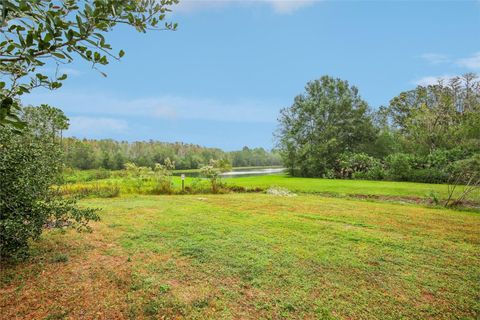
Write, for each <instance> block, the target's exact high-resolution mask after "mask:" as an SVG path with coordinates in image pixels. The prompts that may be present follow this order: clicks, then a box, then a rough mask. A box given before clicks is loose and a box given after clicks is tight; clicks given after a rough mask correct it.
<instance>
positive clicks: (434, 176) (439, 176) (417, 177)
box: [407, 168, 448, 183]
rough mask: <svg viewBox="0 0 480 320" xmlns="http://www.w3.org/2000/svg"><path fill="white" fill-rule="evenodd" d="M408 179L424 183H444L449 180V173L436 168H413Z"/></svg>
mask: <svg viewBox="0 0 480 320" xmlns="http://www.w3.org/2000/svg"><path fill="white" fill-rule="evenodd" d="M407 180H408V181H412V182H424V183H444V182H446V181H447V180H448V174H447V173H446V172H445V171H443V170H440V169H436V168H425V169H413V170H411V171H410V176H409V177H408V179H407Z"/></svg>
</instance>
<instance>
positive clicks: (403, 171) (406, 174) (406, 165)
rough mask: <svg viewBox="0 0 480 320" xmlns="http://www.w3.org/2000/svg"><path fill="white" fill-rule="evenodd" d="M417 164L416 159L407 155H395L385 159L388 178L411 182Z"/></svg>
mask: <svg viewBox="0 0 480 320" xmlns="http://www.w3.org/2000/svg"><path fill="white" fill-rule="evenodd" d="M414 163H415V157H414V156H413V155H411V154H406V153H394V154H391V155H389V156H387V157H386V158H385V165H386V167H387V178H388V179H391V180H400V181H409V179H410V175H411V173H412V170H413V165H414Z"/></svg>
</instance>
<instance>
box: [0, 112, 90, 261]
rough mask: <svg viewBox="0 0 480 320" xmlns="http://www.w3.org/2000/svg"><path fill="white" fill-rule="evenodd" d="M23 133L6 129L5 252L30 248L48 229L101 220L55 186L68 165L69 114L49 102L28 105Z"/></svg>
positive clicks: (2, 149)
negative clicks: (63, 137)
mask: <svg viewBox="0 0 480 320" xmlns="http://www.w3.org/2000/svg"><path fill="white" fill-rule="evenodd" d="M21 119H22V121H26V122H28V124H29V125H28V129H26V130H24V132H23V134H22V135H18V134H15V133H14V132H13V130H12V129H11V128H9V127H0V138H1V140H0V141H2V142H1V144H0V181H1V183H2V187H1V188H0V256H2V257H4V256H18V255H21V254H23V253H25V252H26V249H27V248H28V242H29V240H35V239H38V237H39V236H40V234H41V233H42V231H43V229H44V228H46V227H59V228H62V227H74V228H76V229H78V230H85V229H88V222H89V221H90V220H97V219H98V216H97V215H96V213H95V210H93V209H82V208H79V207H78V206H77V205H76V201H75V199H72V198H63V197H61V195H60V194H59V193H58V190H57V189H56V188H55V187H54V185H55V184H58V182H59V179H60V175H59V173H60V172H61V171H62V168H63V157H62V148H61V146H60V136H59V132H60V131H61V130H63V129H65V128H66V118H65V116H64V115H63V113H62V112H61V111H60V110H58V109H55V108H51V107H49V106H45V105H44V106H42V107H40V108H26V109H25V110H24V112H23V116H22V118H21Z"/></svg>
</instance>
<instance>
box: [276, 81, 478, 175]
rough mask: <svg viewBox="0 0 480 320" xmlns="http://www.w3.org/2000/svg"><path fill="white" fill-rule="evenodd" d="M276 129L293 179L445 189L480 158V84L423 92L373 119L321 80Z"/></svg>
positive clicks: (339, 86) (342, 87) (405, 96)
mask: <svg viewBox="0 0 480 320" xmlns="http://www.w3.org/2000/svg"><path fill="white" fill-rule="evenodd" d="M279 122H280V129H279V131H278V132H279V134H278V142H279V147H280V150H281V151H282V156H283V159H284V163H285V165H286V166H287V167H288V168H289V170H290V173H291V174H293V175H303V176H324V177H329V178H360V179H391V180H401V181H418V182H434V183H441V182H448V181H449V179H450V177H451V176H452V175H453V174H454V172H455V168H456V167H458V166H459V164H460V163H461V162H462V161H464V160H465V161H466V160H467V159H473V158H475V157H476V156H478V154H479V153H480V82H479V81H478V79H477V77H476V75H474V74H466V75H464V76H462V77H455V78H452V79H450V80H449V81H448V82H442V81H440V82H439V83H437V84H435V85H430V86H427V87H423V86H418V87H416V88H415V89H413V90H409V91H405V92H402V93H400V94H399V95H398V96H396V97H394V98H393V99H392V100H391V101H390V103H389V105H388V106H386V107H381V108H379V110H377V111H376V112H368V107H367V105H366V103H365V102H363V100H361V99H360V98H359V95H358V91H357V90H356V89H355V88H354V87H349V86H348V84H347V82H345V81H341V80H338V79H336V80H334V79H332V78H330V77H322V78H321V79H320V80H317V81H313V82H310V83H308V84H307V87H306V93H305V94H303V95H300V96H297V97H296V98H295V100H294V104H293V105H292V106H291V107H290V108H286V109H283V110H282V111H281V114H280V119H279ZM469 161H470V160H469ZM467 162H468V161H467ZM468 163H473V162H472V161H470V162H468ZM459 181H462V180H461V179H460V180H459ZM463 182H465V181H463Z"/></svg>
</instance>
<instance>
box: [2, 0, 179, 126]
mask: <svg viewBox="0 0 480 320" xmlns="http://www.w3.org/2000/svg"><path fill="white" fill-rule="evenodd" d="M0 1H1V2H0V5H1V25H0V33H1V39H0V74H1V80H0V99H1V104H0V126H5V125H9V126H11V127H14V128H16V129H17V130H20V129H21V128H22V127H23V125H24V124H23V122H21V121H20V119H19V117H18V116H17V115H16V114H17V111H18V110H19V108H20V107H19V101H18V99H19V96H21V95H23V94H26V93H29V92H31V90H33V89H34V88H38V87H45V88H49V89H57V88H60V87H61V85H62V81H64V80H65V79H66V78H67V75H66V74H59V73H58V66H59V65H62V64H68V63H70V62H72V61H73V60H74V59H83V60H85V61H87V62H89V63H91V64H92V67H93V68H95V69H97V66H98V65H106V64H108V63H109V60H112V59H113V60H118V59H120V58H121V57H122V56H123V55H124V51H123V50H119V51H114V50H113V48H112V46H111V45H110V44H109V43H108V42H107V41H106V39H105V34H106V33H107V32H109V31H111V30H112V29H113V28H114V27H115V26H116V25H118V24H125V25H129V26H132V27H134V28H135V29H136V30H137V31H139V32H146V31H147V30H175V29H176V27H177V24H176V23H173V22H169V21H167V20H166V15H167V14H168V12H170V10H171V9H170V8H171V6H173V5H175V4H176V3H178V0H124V1H119V0H84V1H78V0H62V1H55V0H0ZM51 64H53V65H56V66H57V68H56V70H57V71H56V72H51V73H52V74H49V73H47V72H46V71H45V70H44V69H45V68H41V67H43V66H46V65H51ZM97 70H98V69H97ZM99 72H101V73H102V74H103V75H104V76H106V74H105V73H103V72H102V71H100V70H99Z"/></svg>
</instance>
